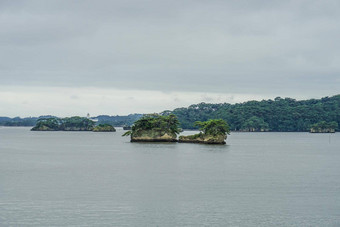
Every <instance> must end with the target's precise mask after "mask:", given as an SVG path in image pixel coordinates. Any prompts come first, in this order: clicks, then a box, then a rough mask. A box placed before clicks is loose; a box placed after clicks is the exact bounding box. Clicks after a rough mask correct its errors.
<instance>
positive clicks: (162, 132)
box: [123, 114, 180, 142]
mask: <svg viewBox="0 0 340 227" xmlns="http://www.w3.org/2000/svg"><path fill="white" fill-rule="evenodd" d="M178 125H179V121H178V119H177V117H176V116H175V115H173V114H170V115H168V116H162V115H158V114H147V115H144V116H143V117H142V118H140V119H139V120H137V121H136V122H135V123H134V124H133V125H132V127H131V130H129V131H127V132H126V133H124V134H123V136H131V142H176V141H177V134H179V132H180V129H179V128H178Z"/></svg>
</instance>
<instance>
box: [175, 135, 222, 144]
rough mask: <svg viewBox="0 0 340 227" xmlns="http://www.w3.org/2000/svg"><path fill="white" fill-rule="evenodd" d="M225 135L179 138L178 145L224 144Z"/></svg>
mask: <svg viewBox="0 0 340 227" xmlns="http://www.w3.org/2000/svg"><path fill="white" fill-rule="evenodd" d="M226 139H227V136H226V135H217V136H213V135H204V134H203V133H199V134H195V135H190V136H180V137H179V140H178V142H180V143H204V144H226V142H225V140H226Z"/></svg>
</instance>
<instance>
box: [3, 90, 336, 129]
mask: <svg viewBox="0 0 340 227" xmlns="http://www.w3.org/2000/svg"><path fill="white" fill-rule="evenodd" d="M169 114H174V115H176V116H177V119H178V121H179V127H181V128H183V129H196V130H197V129H198V128H199V127H198V126H197V125H195V122H196V121H202V122H203V121H207V120H209V119H222V120H224V121H226V122H228V124H229V126H230V130H231V131H242V132H309V131H310V130H311V128H312V125H314V124H317V123H319V122H321V121H325V122H336V123H337V127H336V128H335V129H334V131H338V130H339V125H340V95H335V96H332V97H324V98H321V99H309V100H301V101H297V100H295V99H292V98H281V97H277V98H275V99H274V100H271V99H269V100H262V101H248V102H244V103H237V104H229V103H220V104H209V103H199V104H194V105H191V106H189V107H183V108H177V109H174V110H172V111H171V110H165V111H163V112H161V113H160V115H169ZM143 116H144V115H143V114H130V115H127V116H118V115H116V116H108V115H99V116H97V117H93V118H90V120H91V119H96V120H97V124H110V125H112V126H114V127H125V129H129V128H130V127H131V126H132V124H133V123H134V122H135V121H137V120H139V119H140V118H141V117H143ZM42 118H44V119H46V118H56V117H54V116H41V117H39V118H38V117H29V118H19V117H15V118H9V117H0V125H1V126H34V125H36V123H37V121H38V120H40V119H42Z"/></svg>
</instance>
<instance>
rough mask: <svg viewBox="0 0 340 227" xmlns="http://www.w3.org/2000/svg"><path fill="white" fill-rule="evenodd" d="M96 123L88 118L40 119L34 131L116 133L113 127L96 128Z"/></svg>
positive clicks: (107, 125)
mask: <svg viewBox="0 0 340 227" xmlns="http://www.w3.org/2000/svg"><path fill="white" fill-rule="evenodd" d="M95 124H96V123H95V122H94V121H92V120H90V119H88V118H86V117H78V116H76V117H66V118H57V117H50V118H40V119H38V120H37V123H36V125H35V126H34V127H33V128H32V129H31V130H32V131H94V132H114V131H116V130H115V128H114V127H113V126H112V125H109V124H100V125H98V126H95Z"/></svg>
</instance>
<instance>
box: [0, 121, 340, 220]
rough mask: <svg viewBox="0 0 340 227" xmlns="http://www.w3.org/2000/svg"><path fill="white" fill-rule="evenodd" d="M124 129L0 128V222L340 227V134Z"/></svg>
mask: <svg viewBox="0 0 340 227" xmlns="http://www.w3.org/2000/svg"><path fill="white" fill-rule="evenodd" d="M122 132H123V131H122V130H118V131H117V132H115V133H92V132H31V131H29V128H5V127H2V128H0V226H21V225H22V226H27V225H28V226H64V225H72V226H226V225H229V226H340V133H336V134H332V135H329V134H309V133H232V135H231V136H229V137H228V140H227V145H224V146H223V145H217V146H216V145H215V146H214V145H197V144H176V143H174V144H166V143H165V144H164V143H163V144H162V143H142V144H140V143H129V139H128V138H123V137H121V134H122ZM189 133H191V132H189Z"/></svg>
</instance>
